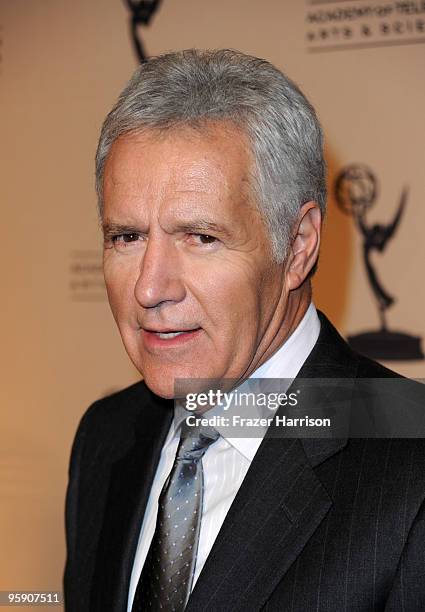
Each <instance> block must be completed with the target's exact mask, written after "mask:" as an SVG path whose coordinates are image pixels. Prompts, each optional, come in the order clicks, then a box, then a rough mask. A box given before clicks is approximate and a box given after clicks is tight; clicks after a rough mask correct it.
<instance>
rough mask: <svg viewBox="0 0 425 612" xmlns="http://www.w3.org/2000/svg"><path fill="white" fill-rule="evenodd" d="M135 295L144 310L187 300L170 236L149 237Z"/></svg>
mask: <svg viewBox="0 0 425 612" xmlns="http://www.w3.org/2000/svg"><path fill="white" fill-rule="evenodd" d="M134 295H135V298H136V300H137V302H138V303H139V304H140V306H142V307H143V308H155V307H156V306H160V305H161V304H163V303H167V302H180V301H182V300H183V299H184V297H185V295H186V290H185V286H184V283H183V278H182V271H181V266H180V263H179V257H178V253H177V252H176V247H175V245H173V244H172V243H170V240H169V237H168V236H167V237H166V236H163V237H159V236H158V235H157V236H155V237H153V236H152V237H149V238H148V240H147V244H146V247H145V250H144V254H143V257H142V261H141V263H140V273H139V277H138V279H137V281H136V285H135V288H134Z"/></svg>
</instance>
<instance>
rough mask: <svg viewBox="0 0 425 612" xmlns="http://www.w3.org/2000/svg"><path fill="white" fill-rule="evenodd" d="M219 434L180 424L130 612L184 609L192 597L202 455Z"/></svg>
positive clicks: (165, 611)
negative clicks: (175, 448)
mask: <svg viewBox="0 0 425 612" xmlns="http://www.w3.org/2000/svg"><path fill="white" fill-rule="evenodd" d="M218 437H219V433H218V432H217V431H215V430H214V429H212V428H206V427H189V426H188V425H186V423H185V422H184V423H183V424H182V430H181V436H180V442H179V446H178V449H177V454H176V458H175V461H174V465H173V468H172V470H171V472H170V475H169V477H168V479H167V481H166V483H165V485H164V487H163V489H162V492H161V495H160V497H159V500H158V517H157V522H156V529H155V534H154V536H153V539H152V543H151V546H150V548H149V552H148V555H147V557H146V561H145V564H144V566H143V570H142V573H141V576H140V579H139V583H138V585H137V589H136V594H135V597H134V602H133V607H132V612H142V611H143V612H144V611H145V610H146V611H150V610H152V611H153V612H154V611H157V610H158V611H159V610H162V611H163V612H180V611H182V610H184V608H185V606H186V604H187V600H188V599H189V595H190V591H191V586H192V581H193V574H194V571H195V562H196V554H197V548H198V540H199V530H200V525H201V514H202V495H203V472H202V461H201V459H202V457H203V455H204V454H205V452H206V451H207V449H208V447H209V446H210V444H212V443H213V442H215V441H216V440H217V438H218Z"/></svg>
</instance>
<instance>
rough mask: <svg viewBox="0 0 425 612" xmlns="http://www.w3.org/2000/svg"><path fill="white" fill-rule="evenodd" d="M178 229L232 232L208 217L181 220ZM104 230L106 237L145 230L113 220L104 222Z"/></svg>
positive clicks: (221, 234) (180, 230) (189, 231)
mask: <svg viewBox="0 0 425 612" xmlns="http://www.w3.org/2000/svg"><path fill="white" fill-rule="evenodd" d="M176 230H177V231H179V232H185V233H187V234H209V233H214V234H218V235H220V236H223V237H226V238H230V237H231V235H232V234H231V232H230V231H229V230H228V229H227V228H226V227H224V226H223V225H220V224H219V223H216V222H215V221H209V220H207V219H196V220H193V221H181V222H179V223H177V224H176ZM102 231H103V235H104V237H105V238H108V237H110V236H113V235H117V234H128V233H141V232H143V233H144V231H143V230H142V229H141V228H140V227H137V226H136V225H132V224H121V223H114V222H112V221H106V222H105V223H103V224H102Z"/></svg>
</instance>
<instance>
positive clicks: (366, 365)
mask: <svg viewBox="0 0 425 612" xmlns="http://www.w3.org/2000/svg"><path fill="white" fill-rule="evenodd" d="M350 350H351V349H350ZM353 353H355V355H356V357H357V359H358V370H357V375H358V377H359V378H404V376H402V374H399V373H398V372H395V371H394V370H391V369H390V368H387V367H385V366H383V365H382V364H381V363H378V362H377V361H374V360H373V359H370V358H369V357H366V356H365V355H361V354H360V353H356V352H355V351H353Z"/></svg>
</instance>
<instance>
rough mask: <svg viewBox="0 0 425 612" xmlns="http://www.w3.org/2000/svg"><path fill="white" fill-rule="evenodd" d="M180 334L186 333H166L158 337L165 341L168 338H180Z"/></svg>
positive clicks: (159, 334)
mask: <svg viewBox="0 0 425 612" xmlns="http://www.w3.org/2000/svg"><path fill="white" fill-rule="evenodd" d="M180 334H184V332H182V331H181V332H167V333H165V334H163V333H157V335H158V336H159V337H160V338H163V339H167V338H175V337H176V336H180Z"/></svg>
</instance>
